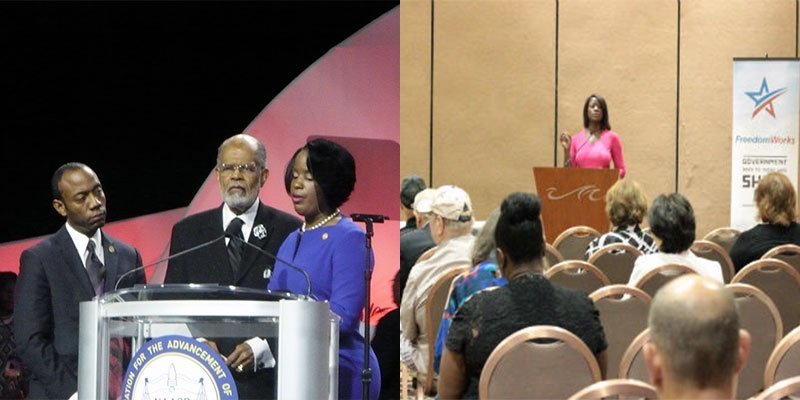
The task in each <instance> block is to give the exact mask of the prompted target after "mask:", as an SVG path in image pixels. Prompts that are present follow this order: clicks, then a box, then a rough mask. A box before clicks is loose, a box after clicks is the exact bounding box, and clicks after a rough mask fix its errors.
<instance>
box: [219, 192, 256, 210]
mask: <svg viewBox="0 0 800 400" xmlns="http://www.w3.org/2000/svg"><path fill="white" fill-rule="evenodd" d="M222 197H223V199H224V200H225V204H226V205H227V206H228V208H231V209H237V210H247V209H248V208H250V206H252V205H253V203H254V202H255V201H256V197H258V196H241V195H238V194H228V193H225V194H224V195H223V196H222Z"/></svg>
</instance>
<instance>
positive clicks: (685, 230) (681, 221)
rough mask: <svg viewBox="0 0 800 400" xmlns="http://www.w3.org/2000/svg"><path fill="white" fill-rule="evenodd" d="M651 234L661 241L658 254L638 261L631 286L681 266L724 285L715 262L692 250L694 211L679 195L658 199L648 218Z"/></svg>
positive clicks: (630, 282) (664, 196)
mask: <svg viewBox="0 0 800 400" xmlns="http://www.w3.org/2000/svg"><path fill="white" fill-rule="evenodd" d="M647 219H648V220H649V221H650V231H651V232H652V233H653V235H654V236H655V237H656V239H658V240H659V241H660V244H659V247H658V251H659V252H658V253H653V254H644V255H642V256H639V258H637V259H636V263H635V264H634V265H633V271H631V278H630V280H629V281H628V286H636V284H637V283H639V280H640V279H642V277H643V276H645V275H646V274H647V273H648V272H650V271H652V270H653V269H655V268H658V267H660V266H662V265H665V264H682V265H685V266H687V267H689V268H691V269H693V270H694V271H695V272H697V273H698V274H700V275H705V276H707V277H709V278H712V279H715V280H717V281H719V282H720V283H722V267H720V265H719V263H718V262H716V261H713V260H707V259H705V258H700V257H698V256H696V255H694V253H692V252H691V251H690V250H689V248H690V247H692V243H694V237H695V236H694V235H695V220H694V210H692V205H691V204H689V200H687V199H686V197H683V195H681V194H680V193H672V194H668V195H664V194H662V195H659V196H658V197H656V199H655V200H653V205H652V206H650V213H649V214H648V215H647Z"/></svg>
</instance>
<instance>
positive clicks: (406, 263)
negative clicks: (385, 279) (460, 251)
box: [400, 189, 436, 303]
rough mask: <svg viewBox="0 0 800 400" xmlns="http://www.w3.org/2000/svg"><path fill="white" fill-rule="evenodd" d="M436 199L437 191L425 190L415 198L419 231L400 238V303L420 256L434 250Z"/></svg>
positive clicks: (415, 215) (415, 211)
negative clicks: (433, 205)
mask: <svg viewBox="0 0 800 400" xmlns="http://www.w3.org/2000/svg"><path fill="white" fill-rule="evenodd" d="M435 197H436V189H424V190H422V191H420V192H419V193H417V195H416V196H414V217H415V219H416V221H417V229H415V230H413V231H411V232H408V233H406V234H404V235H401V236H400V302H401V303H402V301H403V295H402V294H403V291H404V290H405V288H406V282H407V281H408V274H409V273H411V268H413V267H414V264H416V263H417V260H419V258H420V256H422V254H423V253H425V252H426V251H428V250H430V249H432V248H434V247H435V246H436V243H434V241H433V238H432V237H431V227H430V224H429V222H430V220H431V218H433V212H431V204H433V199H434V198H435Z"/></svg>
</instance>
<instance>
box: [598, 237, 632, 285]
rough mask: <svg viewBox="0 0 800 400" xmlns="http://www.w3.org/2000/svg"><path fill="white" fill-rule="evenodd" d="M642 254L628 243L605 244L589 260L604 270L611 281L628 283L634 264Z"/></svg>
mask: <svg viewBox="0 0 800 400" xmlns="http://www.w3.org/2000/svg"><path fill="white" fill-rule="evenodd" d="M641 255H642V252H641V251H639V249H637V248H636V247H633V246H631V245H630V244H627V243H614V244H610V245H607V246H603V247H602V248H600V250H597V251H596V252H595V253H594V254H592V256H591V257H590V258H589V262H590V263H591V264H593V265H594V266H595V267H597V268H598V269H600V271H603V273H604V274H606V276H607V277H608V280H609V281H611V283H621V284H625V283H628V279H630V277H631V271H633V264H634V263H635V262H636V259H637V258H639V256H641Z"/></svg>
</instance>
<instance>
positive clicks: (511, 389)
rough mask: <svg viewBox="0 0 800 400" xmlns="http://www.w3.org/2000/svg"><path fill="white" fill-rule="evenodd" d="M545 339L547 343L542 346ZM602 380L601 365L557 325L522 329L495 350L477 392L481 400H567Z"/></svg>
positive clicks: (582, 344) (582, 343)
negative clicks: (513, 399) (540, 399)
mask: <svg viewBox="0 0 800 400" xmlns="http://www.w3.org/2000/svg"><path fill="white" fill-rule="evenodd" d="M537 339H538V342H537ZM542 339H545V341H546V342H545V343H540V342H541V341H542ZM552 340H555V342H553V341H552ZM600 379H601V374H600V366H598V364H597V360H596V359H595V356H594V354H592V351H591V350H590V349H589V347H588V346H586V344H585V343H584V342H583V341H582V340H581V339H580V338H578V337H577V336H575V335H574V334H572V333H571V332H569V331H567V330H566V329H563V328H559V327H557V326H551V325H539V326H532V327H529V328H525V329H522V330H519V331H517V332H515V333H513V334H512V335H511V336H509V337H507V338H506V339H504V340H503V341H502V342H500V344H499V345H497V347H495V349H494V351H492V353H491V355H489V358H488V359H487V360H486V364H485V365H484V367H483V371H482V372H481V378H480V386H479V389H478V391H479V395H480V398H481V399H508V398H518V399H539V398H546V399H564V398H567V397H569V396H570V395H572V394H573V393H576V392H578V391H579V390H580V389H582V388H584V387H586V386H588V385H590V384H592V383H594V382H598V381H599V380H600Z"/></svg>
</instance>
